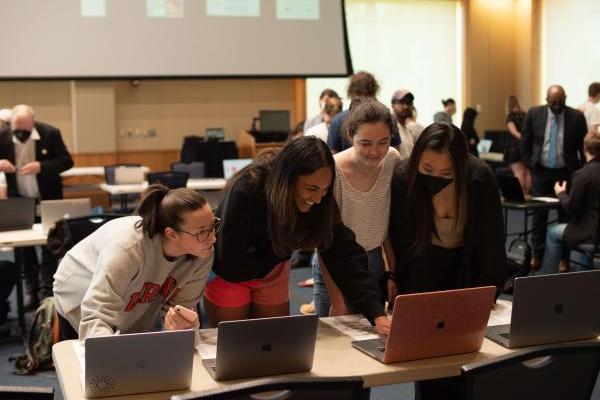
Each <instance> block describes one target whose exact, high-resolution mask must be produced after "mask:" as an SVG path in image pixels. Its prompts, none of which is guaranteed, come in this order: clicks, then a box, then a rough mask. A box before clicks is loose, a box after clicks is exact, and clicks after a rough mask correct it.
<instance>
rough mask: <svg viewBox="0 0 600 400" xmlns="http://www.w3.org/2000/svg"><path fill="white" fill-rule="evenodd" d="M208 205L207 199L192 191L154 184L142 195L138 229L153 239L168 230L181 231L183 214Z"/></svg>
mask: <svg viewBox="0 0 600 400" xmlns="http://www.w3.org/2000/svg"><path fill="white" fill-rule="evenodd" d="M205 204H206V199H205V198H204V197H203V196H201V195H200V194H199V193H198V192H196V191H194V190H191V189H185V188H180V189H173V190H170V189H169V188H167V187H166V186H163V185H160V184H154V185H150V186H148V188H147V189H146V190H145V191H144V192H143V193H142V199H141V201H140V205H139V206H138V208H137V210H136V212H137V214H139V216H140V217H142V219H141V220H140V221H138V222H137V223H136V228H138V229H140V228H141V229H142V231H144V233H146V234H148V237H149V238H150V239H152V238H153V237H154V235H157V234H159V235H160V234H162V233H163V232H164V231H165V229H166V228H168V227H171V228H173V229H176V230H177V229H179V226H180V225H181V222H182V220H183V217H182V215H183V213H185V212H189V211H195V210H197V209H199V208H202V207H203V206H204V205H205Z"/></svg>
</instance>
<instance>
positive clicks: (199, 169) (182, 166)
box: [171, 161, 204, 179]
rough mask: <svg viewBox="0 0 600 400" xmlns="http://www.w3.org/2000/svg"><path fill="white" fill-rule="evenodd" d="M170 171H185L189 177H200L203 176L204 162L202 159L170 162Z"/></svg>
mask: <svg viewBox="0 0 600 400" xmlns="http://www.w3.org/2000/svg"><path fill="white" fill-rule="evenodd" d="M171 171H175V172H187V173H188V174H190V179H201V178H204V163H203V162H202V161H194V162H192V163H189V164H186V163H182V162H178V163H172V164H171Z"/></svg>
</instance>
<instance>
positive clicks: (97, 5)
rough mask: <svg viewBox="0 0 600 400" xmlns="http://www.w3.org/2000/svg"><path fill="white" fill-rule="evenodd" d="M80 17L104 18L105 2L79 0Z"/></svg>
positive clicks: (101, 0)
mask: <svg viewBox="0 0 600 400" xmlns="http://www.w3.org/2000/svg"><path fill="white" fill-rule="evenodd" d="M81 16H82V17H84V18H104V17H106V0H81Z"/></svg>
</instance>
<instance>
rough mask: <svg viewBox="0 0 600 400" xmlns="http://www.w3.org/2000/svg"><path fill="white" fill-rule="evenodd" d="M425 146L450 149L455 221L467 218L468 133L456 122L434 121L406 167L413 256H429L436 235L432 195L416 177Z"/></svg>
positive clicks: (460, 222) (436, 149)
mask: <svg viewBox="0 0 600 400" xmlns="http://www.w3.org/2000/svg"><path fill="white" fill-rule="evenodd" d="M425 150H433V151H437V152H442V151H448V152H449V153H450V157H451V158H452V161H453V164H454V224H463V223H465V222H466V220H467V195H466V193H467V160H468V157H469V151H468V147H467V141H466V139H465V135H464V134H463V133H462V132H461V131H460V129H458V127H456V126H454V125H450V124H447V123H443V122H434V123H433V124H431V125H429V126H428V127H427V128H425V130H424V131H423V132H422V133H421V135H419V138H418V139H417V142H416V143H415V147H414V148H413V151H412V153H411V155H410V159H409V161H408V167H407V170H406V179H407V185H408V193H407V213H406V214H407V216H408V221H407V223H408V227H409V229H410V230H411V231H412V233H413V235H412V239H413V242H412V245H411V247H410V249H409V251H410V252H411V254H413V256H426V255H427V254H428V252H429V248H430V245H431V235H432V234H433V235H437V231H436V229H435V223H434V219H433V202H432V201H431V200H432V199H431V195H430V194H429V192H428V191H427V189H426V188H425V187H423V186H422V185H421V184H419V181H418V180H417V172H418V171H419V162H420V161H421V156H422V155H423V152H424V151H425Z"/></svg>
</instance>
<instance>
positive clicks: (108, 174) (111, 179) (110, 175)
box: [104, 163, 142, 185]
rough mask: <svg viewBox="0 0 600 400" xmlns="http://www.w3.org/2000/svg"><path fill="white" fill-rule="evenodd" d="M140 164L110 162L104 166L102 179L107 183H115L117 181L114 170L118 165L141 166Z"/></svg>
mask: <svg viewBox="0 0 600 400" xmlns="http://www.w3.org/2000/svg"><path fill="white" fill-rule="evenodd" d="M141 166H142V164H136V163H123V164H112V165H105V166H104V179H105V180H106V183H108V184H109V185H115V184H116V183H117V181H116V177H115V170H116V169H117V168H119V167H141Z"/></svg>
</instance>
